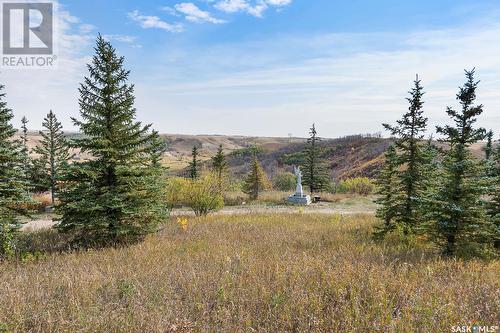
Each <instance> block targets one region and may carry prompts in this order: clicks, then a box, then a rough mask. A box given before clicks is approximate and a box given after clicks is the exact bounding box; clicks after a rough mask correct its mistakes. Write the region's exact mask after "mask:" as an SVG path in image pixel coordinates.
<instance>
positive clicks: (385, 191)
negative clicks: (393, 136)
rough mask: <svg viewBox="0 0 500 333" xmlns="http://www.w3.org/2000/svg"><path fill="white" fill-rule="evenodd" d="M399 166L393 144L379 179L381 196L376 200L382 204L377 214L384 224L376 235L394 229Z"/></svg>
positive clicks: (379, 193)
mask: <svg viewBox="0 0 500 333" xmlns="http://www.w3.org/2000/svg"><path fill="white" fill-rule="evenodd" d="M398 168H399V162H398V155H397V153H396V147H395V146H394V145H391V146H390V147H389V149H388V150H387V151H386V153H385V162H384V165H383V167H382V169H381V170H380V174H379V177H378V180H377V185H378V191H377V194H378V195H379V196H380V197H379V199H377V200H376V201H375V202H376V203H377V204H379V205H380V206H379V208H378V209H377V214H376V216H377V217H378V218H379V219H381V220H382V221H384V225H383V226H381V227H379V228H378V230H377V231H376V233H375V235H376V236H384V235H385V234H386V233H387V232H390V231H391V230H393V229H394V224H393V220H394V218H395V217H396V215H397V206H396V200H395V193H396V191H397V189H398V188H399V184H398V181H399V178H398Z"/></svg>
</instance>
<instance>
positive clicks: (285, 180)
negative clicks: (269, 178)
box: [273, 172, 297, 191]
mask: <svg viewBox="0 0 500 333" xmlns="http://www.w3.org/2000/svg"><path fill="white" fill-rule="evenodd" d="M273 186H274V188H275V189H276V190H278V191H294V190H295V186H297V177H296V176H295V175H294V174H293V173H291V172H282V173H279V174H278V175H276V177H275V178H274V179H273Z"/></svg>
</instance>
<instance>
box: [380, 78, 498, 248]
mask: <svg viewBox="0 0 500 333" xmlns="http://www.w3.org/2000/svg"><path fill="white" fill-rule="evenodd" d="M465 73H466V82H465V83H464V85H463V86H462V87H461V88H460V89H459V92H458V94H457V100H458V102H459V105H460V107H459V109H454V108H452V107H448V108H447V109H446V113H447V114H448V116H449V117H450V119H451V120H452V125H446V126H438V127H437V128H436V131H437V133H438V134H439V135H440V139H439V141H440V142H442V143H444V145H441V146H444V148H438V147H437V146H436V145H435V144H434V143H433V140H432V137H431V138H429V139H428V140H424V139H425V138H424V133H425V132H426V130H427V118H426V117H425V115H424V101H423V97H424V90H423V87H422V84H421V81H420V80H419V79H418V77H417V79H416V80H415V82H414V87H413V89H412V90H411V91H410V96H409V98H408V102H409V105H410V106H409V109H408V112H406V113H405V114H403V116H402V118H401V119H400V120H398V121H397V122H396V124H395V125H389V124H384V127H385V128H386V129H387V130H388V131H389V132H390V134H391V135H392V136H393V137H394V138H395V139H396V140H395V144H394V145H393V146H391V147H390V148H389V149H388V151H387V152H386V154H385V164H384V166H383V168H382V170H381V173H380V178H379V181H378V183H379V194H380V198H379V199H378V203H379V204H380V208H379V210H378V211H377V216H378V217H379V218H380V219H381V220H383V221H384V224H383V225H381V226H380V227H379V228H378V230H377V231H376V233H375V235H376V236H377V237H384V236H386V235H387V234H388V233H392V232H396V233H397V234H399V235H400V236H402V237H403V238H404V239H406V240H411V239H412V238H413V237H415V236H423V237H425V238H426V239H428V240H430V241H432V242H434V243H435V244H437V245H438V246H439V247H441V248H442V251H443V253H444V254H446V255H449V256H451V255H455V254H456V253H457V251H462V250H464V251H468V252H470V253H476V252H477V253H481V254H494V253H495V248H496V249H498V245H499V230H500V229H499V228H500V147H497V148H496V149H493V144H492V139H493V133H492V131H490V132H488V133H486V130H485V129H483V128H480V127H477V126H476V125H475V123H476V122H477V119H478V117H479V116H480V115H481V114H482V113H483V105H481V104H477V102H476V93H477V89H478V84H479V82H478V81H476V80H475V78H474V75H475V73H474V70H471V71H466V72H465ZM485 138H487V139H488V142H487V145H486V148H485V158H484V159H477V158H475V157H474V156H473V154H472V153H471V146H472V145H473V144H475V143H477V142H478V141H481V140H484V139H485Z"/></svg>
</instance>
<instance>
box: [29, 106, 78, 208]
mask: <svg viewBox="0 0 500 333" xmlns="http://www.w3.org/2000/svg"><path fill="white" fill-rule="evenodd" d="M42 126H43V127H44V128H45V130H44V131H40V132H39V133H40V135H41V136H42V140H41V141H40V143H39V145H38V146H37V147H35V149H34V151H35V153H37V154H38V155H39V157H38V158H37V159H36V162H35V164H37V168H39V169H41V170H43V174H44V175H45V179H42V182H43V184H46V185H45V186H46V187H48V188H49V189H50V194H51V200H52V205H54V203H55V198H56V192H58V184H59V181H60V179H61V174H62V171H63V170H64V169H65V168H66V167H67V166H68V161H69V160H70V158H71V154H70V152H69V146H68V142H67V140H66V138H65V136H64V132H63V131H62V125H61V123H60V122H59V121H58V120H57V118H56V115H55V114H54V113H53V112H52V110H50V112H49V113H48V114H47V116H46V117H45V119H44V120H43V123H42Z"/></svg>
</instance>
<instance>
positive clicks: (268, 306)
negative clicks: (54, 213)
mask: <svg viewBox="0 0 500 333" xmlns="http://www.w3.org/2000/svg"><path fill="white" fill-rule="evenodd" d="M179 222H181V223H179ZM374 223H375V219H374V218H373V217H372V216H370V215H354V216H341V215H325V214H302V213H300V212H297V213H291V214H268V215H243V216H241V215H239V216H211V217H206V218H191V217H190V218H188V219H186V220H184V219H183V218H172V220H171V221H170V222H169V223H167V224H166V225H165V227H164V229H163V230H162V231H161V232H159V233H158V234H157V235H154V236H151V237H149V238H148V239H147V240H146V241H145V242H143V243H141V244H138V245H135V246H131V247H128V248H121V249H105V250H99V251H97V250H93V251H86V252H73V253H67V252H59V251H56V250H57V247H58V246H59V245H58V244H59V242H60V241H61V239H60V236H59V235H56V234H54V233H53V232H51V231H44V232H40V233H31V234H26V236H25V237H27V239H26V240H25V241H26V243H27V244H28V245H26V246H31V247H32V249H33V250H34V249H37V248H40V247H42V245H40V244H43V243H44V242H45V244H49V245H46V248H45V249H44V250H45V253H46V254H41V255H34V256H27V257H25V258H24V259H23V260H20V261H17V262H13V261H11V262H3V263H0V295H1V302H0V331H2V329H1V328H2V327H3V328H4V329H6V330H7V331H9V332H231V333H233V332H450V331H451V328H452V326H454V325H467V324H483V325H498V324H499V322H500V318H499V314H500V297H499V296H500V292H499V287H500V281H499V279H498V276H499V269H500V265H499V263H498V262H497V261H493V262H482V261H465V260H458V259H457V260H449V259H442V258H440V257H439V256H438V255H436V254H435V253H434V252H433V251H432V249H430V248H426V247H423V246H420V247H419V246H417V247H416V248H415V247H414V248H413V249H411V250H410V249H409V248H408V247H406V246H404V245H403V244H401V243H400V242H399V241H397V240H395V239H392V240H388V241H386V242H385V243H381V244H377V243H374V242H373V241H372V240H371V238H370V232H371V230H372V228H373V226H374ZM47 247H48V248H47ZM47 253H48V254H47Z"/></svg>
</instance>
